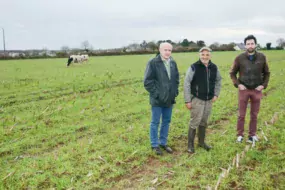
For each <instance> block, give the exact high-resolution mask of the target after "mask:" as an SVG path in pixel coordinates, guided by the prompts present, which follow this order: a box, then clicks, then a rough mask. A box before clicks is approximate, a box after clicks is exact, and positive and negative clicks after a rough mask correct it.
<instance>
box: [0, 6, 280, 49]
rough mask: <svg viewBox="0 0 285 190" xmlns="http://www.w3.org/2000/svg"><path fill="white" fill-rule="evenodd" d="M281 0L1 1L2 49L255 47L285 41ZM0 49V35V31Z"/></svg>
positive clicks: (0, 42)
mask: <svg viewBox="0 0 285 190" xmlns="http://www.w3.org/2000/svg"><path fill="white" fill-rule="evenodd" d="M284 7H285V1H284V0H270V1H269V0H236V1H230V0H201V1H198V0H172V1H170V0H164V1H163V0H142V1H141V0H140V1H138V0H0V27H3V28H4V29H5V35H6V49H33V48H37V49H42V48H44V47H46V48H48V49H60V48H61V47H62V46H63V45H67V46H69V47H70V48H80V47H81V43H82V42H83V41H84V40H88V41H89V43H90V44H92V46H93V47H94V49H99V48H101V49H102V48H103V49H105V48H115V47H122V46H126V45H128V44H130V43H133V42H141V41H142V40H147V41H151V40H155V41H157V40H163V39H165V40H166V39H171V40H173V41H181V40H183V39H184V38H187V39H188V40H193V41H197V40H204V41H205V42H206V44H207V45H210V44H211V43H213V42H220V43H229V42H242V41H243V39H244V37H245V36H247V35H248V34H254V35H255V36H256V37H257V40H258V43H260V44H261V45H262V46H265V43H266V42H272V44H273V45H275V44H276V40H277V39H278V38H280V37H282V38H285V9H284ZM0 34H1V35H0V36H1V38H0V49H3V46H2V42H3V41H2V31H0Z"/></svg>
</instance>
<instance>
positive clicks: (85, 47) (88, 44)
mask: <svg viewBox="0 0 285 190" xmlns="http://www.w3.org/2000/svg"><path fill="white" fill-rule="evenodd" d="M81 46H82V47H83V48H84V50H85V51H87V52H88V51H89V49H90V46H91V44H90V43H89V42H88V40H85V41H84V42H82V43H81Z"/></svg>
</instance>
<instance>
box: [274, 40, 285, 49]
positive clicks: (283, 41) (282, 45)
mask: <svg viewBox="0 0 285 190" xmlns="http://www.w3.org/2000/svg"><path fill="white" fill-rule="evenodd" d="M276 43H277V45H278V46H279V47H282V48H284V47H285V39H284V38H278V39H277V40H276Z"/></svg>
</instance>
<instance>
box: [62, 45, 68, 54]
mask: <svg viewBox="0 0 285 190" xmlns="http://www.w3.org/2000/svg"><path fill="white" fill-rule="evenodd" d="M60 49H61V50H62V51H63V52H64V53H67V52H68V51H69V50H70V49H69V47H68V46H62V47H61V48H60Z"/></svg>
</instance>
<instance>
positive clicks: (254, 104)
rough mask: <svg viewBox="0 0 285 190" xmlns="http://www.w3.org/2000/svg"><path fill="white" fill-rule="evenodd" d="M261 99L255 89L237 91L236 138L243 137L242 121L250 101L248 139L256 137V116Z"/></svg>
mask: <svg viewBox="0 0 285 190" xmlns="http://www.w3.org/2000/svg"><path fill="white" fill-rule="evenodd" d="M261 98H262V92H261V91H258V90H255V89H246V90H239V93H238V105H239V106H238V108H239V115H238V121H237V136H243V132H244V119H245V115H246V108H247V105H248V101H249V100H250V123H249V137H251V136H255V135H256V126H257V115H258V112H259V107H260V101H261Z"/></svg>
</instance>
